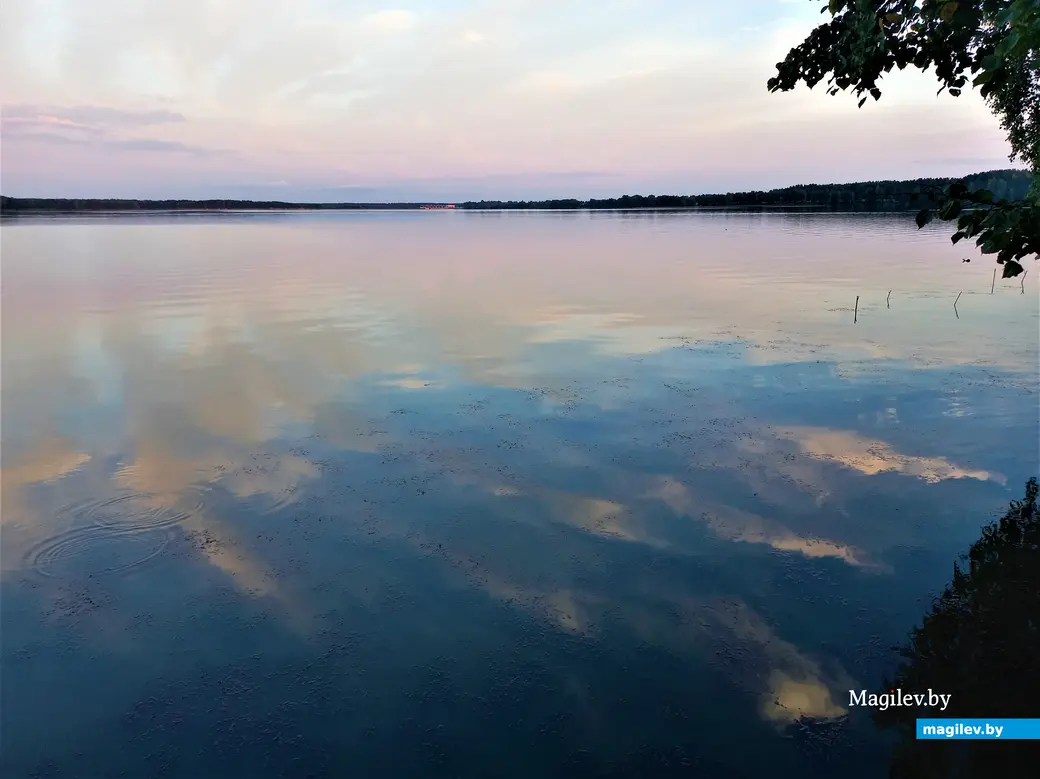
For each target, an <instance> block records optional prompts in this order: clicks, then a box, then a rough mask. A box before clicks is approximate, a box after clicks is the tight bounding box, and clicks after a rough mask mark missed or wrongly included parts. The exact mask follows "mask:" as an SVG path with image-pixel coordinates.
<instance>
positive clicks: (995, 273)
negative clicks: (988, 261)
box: [989, 268, 997, 295]
mask: <svg viewBox="0 0 1040 779" xmlns="http://www.w3.org/2000/svg"><path fill="white" fill-rule="evenodd" d="M995 286H997V269H996V268H994V269H993V283H992V284H990V285H989V294H991V295H992V294H993V288H994V287H995Z"/></svg>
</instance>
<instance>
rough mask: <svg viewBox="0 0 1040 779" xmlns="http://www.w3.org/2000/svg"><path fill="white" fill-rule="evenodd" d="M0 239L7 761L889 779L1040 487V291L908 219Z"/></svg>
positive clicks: (245, 223) (262, 769) (262, 219)
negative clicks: (907, 669)
mask: <svg viewBox="0 0 1040 779" xmlns="http://www.w3.org/2000/svg"><path fill="white" fill-rule="evenodd" d="M2 241H3V244H2V252H3V351H2V359H3V363H2V368H3V374H2V378H3V419H2V423H3V428H2V429H3V485H2V486H3V515H2V538H0V540H2V544H0V560H2V566H3V569H2V579H0V586H2V593H0V597H2V611H0V618H2V656H0V669H2V677H0V695H2V700H0V715H2V721H0V726H2V729H0V740H2V743H0V774H2V775H3V776H5V777H27V776H37V775H39V776H53V777H86V778H88V779H90V778H93V777H98V778H100V777H115V776H127V777H152V776H163V777H185V778H188V777H191V778H192V779H194V778H196V777H202V778H207V777H214V778H217V779H219V778H222V777H228V778H231V777H234V778H236V779H237V778H238V777H241V778H242V779H246V778H247V777H248V778H252V777H281V776H286V777H304V776H316V777H325V776H335V777H347V776H350V777H420V776H421V777H586V776H589V777H591V776H600V777H611V776H612V777H621V776H640V777H649V776H682V777H689V776H698V777H702V776H719V777H773V778H782V777H799V779H804V777H812V776H830V775H841V776H849V777H868V776H879V775H882V774H883V772H884V767H885V762H886V760H887V741H886V740H885V739H884V738H882V737H880V736H879V735H878V734H876V733H875V731H874V730H873V729H872V727H871V725H870V724H869V722H868V721H867V716H866V714H865V713H864V712H863V711H862V710H860V709H852V710H851V712H850V710H849V707H848V703H849V695H848V691H849V690H850V689H862V688H868V689H870V690H871V691H874V690H876V689H877V686H878V685H879V684H880V677H881V674H882V673H883V672H884V671H885V670H887V669H888V668H889V667H890V662H891V653H890V652H889V647H890V646H891V645H893V644H895V643H897V642H898V641H900V640H901V639H902V638H903V637H904V636H905V634H906V632H907V631H908V630H909V628H910V627H911V626H912V625H913V624H914V623H915V622H916V621H918V620H919V619H920V617H921V616H922V614H923V612H924V610H925V608H926V606H927V604H928V601H929V600H930V598H931V597H932V596H933V595H934V594H935V593H936V592H937V591H938V590H939V589H940V588H941V587H942V586H943V584H944V583H945V582H946V581H947V579H948V577H949V574H950V570H951V564H952V561H953V559H954V558H955V556H956V555H957V554H958V553H959V552H961V551H963V550H964V549H965V548H966V547H967V545H968V544H970V543H971V541H972V540H974V538H975V537H976V536H977V532H978V529H979V526H980V525H981V524H983V523H984V522H985V521H987V520H988V519H990V518H992V517H993V516H994V515H996V514H999V513H1001V512H1002V510H1003V509H1004V508H1005V506H1006V503H1007V501H1008V500H1009V499H1010V498H1012V497H1017V496H1019V495H1020V493H1021V485H1022V483H1023V482H1024V481H1025V479H1026V478H1027V477H1028V476H1030V475H1032V474H1034V473H1035V472H1036V470H1037V465H1038V463H1037V461H1036V458H1037V451H1036V441H1037V435H1038V433H1040V424H1038V418H1037V413H1038V412H1037V371H1038V357H1037V354H1038V348H1037V347H1038V335H1037V327H1038V306H1037V284H1036V276H1037V275H1038V274H1037V273H1036V272H1035V271H1034V270H1033V269H1031V271H1032V272H1030V273H1029V274H1028V275H1027V276H1026V279H1025V282H1024V284H1022V285H1021V286H1020V284H1019V281H1018V280H1015V281H1013V282H999V281H998V283H997V284H996V286H995V292H994V294H993V295H990V294H989V293H990V284H991V275H990V274H991V269H992V265H990V264H989V263H983V262H980V261H978V260H976V261H975V262H973V263H971V264H962V263H960V257H961V256H962V255H963V253H964V252H965V251H967V250H966V249H963V248H961V247H951V246H950V244H949V241H948V238H947V236H946V235H945V234H944V233H942V232H940V231H924V232H920V233H919V232H917V231H916V230H915V229H914V228H913V226H912V225H908V224H907V217H905V216H880V215H865V216H835V215H811V214H808V215H807V214H802V215H793V214H787V215H768V214H765V215H763V214H707V215H705V214H681V213H679V214H656V215H645V214H643V215H641V214H593V215H591V216H590V215H586V214H537V213H534V214H502V213H496V214H480V213H437V212H434V213H354V214H291V215H280V214H262V215H222V216H213V215H208V216H191V217H184V216H180V217H177V216H165V217H112V218H107V217H92V218H82V219H39V220H35V219H32V220H19V221H17V222H5V224H4V228H3V234H2ZM889 290H892V292H891V297H890V299H888V300H887V303H886V298H887V296H888V292H889ZM959 291H963V292H964V294H963V295H962V296H961V299H960V301H959V303H958V306H957V310H956V311H955V310H954V307H953V301H954V298H955V297H956V295H957V293H958V292H959ZM857 295H859V296H860V300H859V304H858V314H857V317H858V322H857V323H856V324H853V316H854V312H853V309H854V308H855V298H856V296H857Z"/></svg>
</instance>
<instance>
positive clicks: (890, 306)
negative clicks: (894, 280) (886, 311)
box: [885, 290, 892, 308]
mask: <svg viewBox="0 0 1040 779" xmlns="http://www.w3.org/2000/svg"><path fill="white" fill-rule="evenodd" d="M890 300H892V290H889V291H888V297H887V298H885V308H892V304H891V303H890V302H889V301H890Z"/></svg>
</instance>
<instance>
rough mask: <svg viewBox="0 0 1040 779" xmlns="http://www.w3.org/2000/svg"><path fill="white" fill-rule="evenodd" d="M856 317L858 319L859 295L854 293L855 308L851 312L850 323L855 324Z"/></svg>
mask: <svg viewBox="0 0 1040 779" xmlns="http://www.w3.org/2000/svg"><path fill="white" fill-rule="evenodd" d="M857 319H859V295H856V308H855V309H854V310H853V312H852V324H856V320H857Z"/></svg>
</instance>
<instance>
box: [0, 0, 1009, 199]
mask: <svg viewBox="0 0 1040 779" xmlns="http://www.w3.org/2000/svg"><path fill="white" fill-rule="evenodd" d="M819 8H820V3H819V2H815V1H814V0H805V1H802V0H787V1H786V2H785V1H779V2H778V0H734V2H726V3H723V2H717V1H716V0H668V1H666V0H595V1H593V0H553V1H552V2H549V1H548V0H486V1H485V2H481V1H480V0H436V2H435V1H434V0H418V1H417V2H366V1H363V0H362V1H359V2H350V1H347V0H344V1H337V0H292V1H291V2H290V1H289V0H149V1H148V2H140V0H92V2H89V3H88V2H82V1H81V0H14V1H13V2H9V3H5V4H4V7H3V9H2V11H0V78H2V98H3V125H2V168H0V175H2V179H0V185H2V190H3V193H4V194H5V195H13V196H35V197H141V198H162V197H194V198H206V197H244V198H254V199H282V200H335V201H350V200H353V201H365V200H369V201H371V200H393V199H416V200H459V199H466V198H482V197H486V198H513V197H546V196H561V197H567V196H575V197H589V196H609V195H618V194H624V193H628V192H642V193H648V192H657V193H664V192H668V193H699V192H712V191H728V190H737V189H752V188H769V187H774V186H783V185H787V184H794V183H802V182H810V181H814V182H834V181H852V180H863V179H878V178H915V177H918V176H931V175H959V174H965V173H969V172H973V171H977V170H985V169H990V168H996V167H1007V166H1008V162H1007V153H1008V148H1007V145H1006V143H1005V142H1004V139H1003V134H1002V133H1001V131H1000V129H999V126H998V125H997V122H996V121H995V120H994V119H993V118H992V117H991V116H990V115H989V112H988V111H987V110H986V108H985V106H984V104H983V102H982V101H981V99H980V98H979V97H978V96H977V95H976V94H974V93H969V94H967V95H965V96H962V97H961V98H952V97H949V96H947V95H943V96H936V88H937V86H936V83H935V80H934V78H933V77H932V76H931V75H929V74H919V73H910V72H906V73H896V74H895V75H893V76H892V77H890V78H889V79H887V81H886V90H885V93H884V96H883V98H882V100H881V102H879V103H877V104H874V103H872V102H871V103H869V104H868V105H867V106H865V107H864V108H863V109H859V110H857V108H856V100H855V99H854V98H853V97H852V96H851V95H848V96H839V97H828V96H827V95H826V94H825V93H824V92H823V91H822V89H820V88H819V87H818V88H817V90H815V91H813V92H810V91H808V90H805V89H800V90H798V91H797V92H795V93H789V94H782V95H781V94H776V95H771V94H769V93H768V92H767V90H766V86H765V85H766V81H767V79H768V78H769V77H770V76H771V75H772V73H773V69H774V65H775V63H776V62H777V61H778V60H780V59H782V57H783V56H784V54H785V53H786V51H787V50H788V49H789V48H790V47H791V46H792V45H795V44H797V43H798V42H799V41H800V40H801V39H802V38H803V37H804V36H805V34H806V33H807V32H808V31H809V30H811V29H812V27H813V26H814V25H815V24H818V23H819V22H820V21H821V20H822V19H823V18H824V17H821V16H820V14H819Z"/></svg>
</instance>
